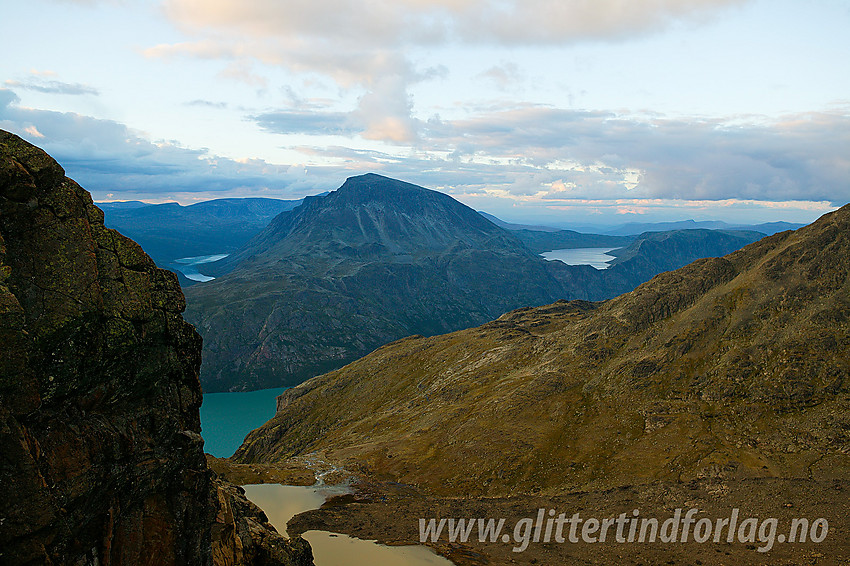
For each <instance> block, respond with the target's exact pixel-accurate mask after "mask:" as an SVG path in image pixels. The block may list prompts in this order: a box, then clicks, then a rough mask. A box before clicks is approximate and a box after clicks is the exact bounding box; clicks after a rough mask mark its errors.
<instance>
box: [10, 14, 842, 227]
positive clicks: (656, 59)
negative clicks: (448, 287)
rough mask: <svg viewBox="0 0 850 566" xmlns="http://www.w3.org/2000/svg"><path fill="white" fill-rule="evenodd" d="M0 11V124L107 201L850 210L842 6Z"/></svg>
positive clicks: (668, 214)
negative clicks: (440, 196) (357, 180)
mask: <svg viewBox="0 0 850 566" xmlns="http://www.w3.org/2000/svg"><path fill="white" fill-rule="evenodd" d="M0 2H2V5H3V6H2V7H3V9H2V14H3V17H2V19H0V36H2V37H3V38H4V55H3V57H2V58H0V129H4V130H8V131H11V132H13V133H15V134H17V135H20V136H21V137H23V138H25V139H26V140H28V141H30V142H31V143H34V144H36V145H38V146H39V147H42V148H43V149H45V150H46V151H48V152H49V153H50V154H51V155H52V156H53V157H55V158H56V159H57V160H58V161H59V163H60V164H61V165H62V166H63V167H64V168H65V170H66V173H67V174H68V176H70V177H72V178H73V179H75V180H76V181H77V182H79V183H80V184H81V185H82V186H83V187H85V188H86V189H88V190H89V191H90V192H91V193H92V195H93V196H94V198H95V200H96V201H111V200H144V201H147V202H169V201H176V202H180V203H182V204H191V203H193V202H198V201H201V200H209V199H212V198H224V197H242V196H265V197H272V198H284V199H294V198H301V197H303V196H305V195H308V194H316V193H318V192H322V191H326V190H333V189H335V188H337V187H338V186H340V185H341V184H342V183H343V182H344V180H345V179H346V178H347V177H349V176H352V175H359V174H363V173H367V172H374V173H379V174H383V175H387V176H390V177H394V178H398V179H402V180H405V181H408V182H412V183H416V184H419V185H422V186H424V187H428V188H431V189H435V190H439V191H442V192H445V193H447V194H449V195H451V196H453V197H455V198H456V199H458V200H460V201H461V202H463V203H465V204H467V205H469V206H471V207H473V208H475V209H477V210H484V211H487V212H490V213H492V214H495V215H497V216H499V217H501V218H503V219H505V220H509V221H514V222H526V223H528V222H533V223H537V224H540V223H546V224H551V225H560V226H572V225H582V226H589V225H615V224H622V223H624V222H652V221H661V220H682V219H689V218H693V219H697V220H708V219H719V220H725V221H727V222H732V223H758V222H767V221H775V220H786V221H790V222H810V221H812V220H814V219H815V218H817V217H818V216H820V215H822V214H823V213H825V212H828V211H830V210H834V209H835V208H836V207H838V206H841V205H844V204H846V203H847V202H848V201H850V72H848V70H850V67H848V65H850V63H848V62H849V61H850V34H848V33H847V30H848V29H850V1H847V0H806V1H801V0H769V1H767V0H560V1H557V0H360V1H357V2H355V1H352V0H309V1H302V0H286V1H281V0H240V1H236V0H27V1H26V2H20V1H17V0H14V1H13V0H0Z"/></svg>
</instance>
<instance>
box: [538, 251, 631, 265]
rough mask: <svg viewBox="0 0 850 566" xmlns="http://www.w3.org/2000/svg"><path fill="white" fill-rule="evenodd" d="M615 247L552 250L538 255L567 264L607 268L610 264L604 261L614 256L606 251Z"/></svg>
mask: <svg viewBox="0 0 850 566" xmlns="http://www.w3.org/2000/svg"><path fill="white" fill-rule="evenodd" d="M616 249H618V248H576V249H573V250H552V251H551V252H543V253H542V254H540V255H542V256H543V257H544V258H545V259H548V260H549V261H562V262H564V263H566V264H567V265H591V266H593V267H595V268H596V269H608V268H609V267H611V266H610V265H608V264H607V263H606V262H608V261H611V260H612V259H614V256H612V255H608V252H610V251H611V250H616Z"/></svg>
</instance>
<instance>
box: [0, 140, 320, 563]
mask: <svg viewBox="0 0 850 566" xmlns="http://www.w3.org/2000/svg"><path fill="white" fill-rule="evenodd" d="M183 309H184V300H183V295H182V293H181V292H180V287H179V285H178V283H177V279H176V277H175V276H174V274H172V273H170V272H167V271H163V270H161V269H158V268H157V267H156V266H155V265H154V263H153V261H152V260H151V259H150V258H149V257H148V256H147V255H146V254H145V253H144V252H143V251H142V249H141V248H140V247H139V246H138V245H137V244H135V243H134V242H133V241H132V240H129V239H127V238H125V237H123V236H122V235H121V234H119V233H117V232H115V231H114V230H110V229H107V228H105V227H104V225H103V213H102V212H101V211H100V210H99V209H98V208H97V207H95V206H94V204H93V203H92V200H91V196H90V195H89V194H88V193H87V192H86V191H85V190H83V189H82V188H81V187H80V186H79V185H77V184H76V183H75V182H74V181H72V180H71V179H68V178H67V177H65V173H64V171H63V169H62V168H61V167H60V166H59V165H58V164H57V163H56V162H55V161H54V160H53V159H52V158H50V156H48V155H47V154H46V153H44V152H43V151H41V150H40V149H38V148H36V147H34V146H32V145H30V144H28V143H26V142H25V141H23V140H21V139H20V138H18V137H16V136H14V135H12V134H9V133H7V132H2V131H0V491H2V493H3V498H2V500H0V563H2V564H75V565H76V564H110V565H122V564H123V565H131V564H132V565H138V564H157V565H169V564H173V565H182V564H186V565H189V564H191V565H196V564H197V565H203V564H212V563H213V562H214V560H213V559H214V554H213V552H212V548H211V547H212V545H211V534H210V531H211V525H212V524H213V523H214V522H215V515H216V513H217V512H218V511H220V509H221V507H222V505H216V504H215V501H217V500H221V498H220V497H219V496H218V493H219V492H220V490H221V489H222V488H221V487H220V485H219V484H217V483H214V481H213V475H212V473H211V472H210V470H209V469H208V467H207V464H206V461H205V458H204V454H203V440H202V438H201V436H200V434H199V432H200V420H199V411H198V409H199V407H200V405H201V399H202V398H201V389H200V384H199V381H198V369H199V366H200V351H201V340H200V338H199V336H198V334H197V333H196V332H195V331H194V329H193V328H192V327H191V326H190V325H189V324H187V323H186V322H185V321H184V320H183V318H182V316H181V312H182V311H183ZM225 499H226V498H225ZM224 506H225V507H226V505H224ZM251 540H253V538H252V539H251ZM220 546H221V545H220ZM255 554H257V553H255ZM244 556H245V555H244V553H243V557H244ZM293 556H294V555H293ZM249 558H250V556H249ZM302 558H304V560H305V561H303V562H302V563H304V564H307V563H310V559H309V553H307V554H303V553H302ZM230 563H233V564H239V563H245V564H248V563H251V562H250V560H246V561H244V562H238V561H236V562H230ZM258 563H264V564H289V563H293V562H292V561H291V560H290V561H288V562H284V561H278V562H275V561H274V560H271V559H269V560H267V561H265V562H258Z"/></svg>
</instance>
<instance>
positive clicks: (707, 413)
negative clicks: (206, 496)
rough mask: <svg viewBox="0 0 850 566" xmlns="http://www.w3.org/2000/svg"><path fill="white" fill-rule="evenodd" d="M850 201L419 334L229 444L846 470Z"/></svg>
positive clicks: (385, 466) (658, 474)
mask: <svg viewBox="0 0 850 566" xmlns="http://www.w3.org/2000/svg"><path fill="white" fill-rule="evenodd" d="M848 352H850V205H848V206H845V207H844V208H842V209H840V210H838V211H836V212H834V213H830V214H827V215H825V216H823V217H822V218H821V219H820V220H818V221H817V222H815V223H814V224H812V225H810V226H806V227H804V228H801V229H799V230H797V231H796V232H790V231H789V232H782V233H779V234H776V235H773V236H769V237H767V238H764V239H762V240H759V241H758V242H756V243H753V244H751V245H749V246H746V247H744V248H743V249H741V250H739V251H737V252H734V253H732V254H729V255H727V256H725V257H722V258H710V259H702V260H698V261H696V262H694V263H692V264H690V265H688V266H686V267H683V268H681V269H679V270H676V271H672V272H667V273H662V274H660V275H658V276H656V277H655V278H653V279H652V280H651V281H649V282H647V283H644V284H643V285H641V286H639V287H638V288H637V289H635V290H634V291H632V292H629V293H626V294H624V295H622V296H619V297H617V298H615V299H611V300H608V301H605V302H601V303H591V302H585V301H572V302H566V301H560V302H556V303H554V304H551V305H549V306H545V307H539V308H525V309H519V310H516V311H514V312H511V313H508V314H506V315H504V316H502V317H500V318H499V319H498V320H496V321H494V322H491V323H488V324H485V325H483V326H480V327H478V328H474V329H469V330H465V331H461V332H457V333H453V334H448V335H444V336H437V337H431V338H422V337H411V338H407V339H404V340H400V341H398V342H395V343H392V344H389V345H387V346H384V347H382V348H380V349H379V350H377V351H375V352H374V353H372V354H370V355H369V356H367V357H364V358H363V359H361V360H358V361H356V362H354V363H352V364H349V365H348V366H346V367H344V368H342V369H340V370H337V371H335V372H332V373H328V374H325V375H322V376H319V377H316V378H314V379H311V380H309V381H307V382H305V383H303V384H301V385H300V386H298V387H295V388H292V389H289V390H287V391H286V392H284V394H283V395H281V396H280V397H279V400H278V413H277V415H276V416H275V417H274V418H273V419H272V420H270V421H269V422H268V423H267V424H266V425H264V426H263V427H262V428H260V429H258V430H256V431H254V432H253V433H252V434H251V435H249V436H248V438H247V439H246V441H245V443H244V444H243V445H242V447H241V448H240V449H239V450H238V451H237V453H236V455H235V457H236V458H237V459H239V460H241V461H245V462H250V461H277V460H280V459H285V458H287V457H289V456H292V455H296V454H302V453H309V452H313V451H318V452H320V453H321V454H323V456H324V457H325V458H326V459H327V460H328V461H331V462H334V463H337V464H342V465H347V466H349V468H350V469H355V470H365V471H366V472H367V473H368V474H371V475H372V476H373V477H382V478H390V479H392V480H395V481H398V482H403V483H405V484H413V485H419V486H421V487H422V488H423V489H427V490H431V492H432V493H437V494H445V495H447V496H457V495H465V494H487V495H498V494H515V493H534V492H540V491H543V492H547V493H556V492H559V491H563V490H578V489H580V490H605V489H610V488H612V487H615V486H623V485H634V484H639V483H643V482H652V481H689V480H691V479H696V478H701V477H713V476H718V475H722V476H723V477H731V478H762V477H772V478H797V479H799V478H802V479H810V480H815V481H827V482H828V481H832V480H833V479H835V480H839V479H842V478H845V479H846V478H847V475H848V473H850V354H848Z"/></svg>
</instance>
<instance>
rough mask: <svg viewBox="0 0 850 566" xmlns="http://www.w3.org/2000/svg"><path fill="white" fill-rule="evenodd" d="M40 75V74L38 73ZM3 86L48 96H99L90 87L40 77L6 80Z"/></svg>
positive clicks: (97, 92)
mask: <svg viewBox="0 0 850 566" xmlns="http://www.w3.org/2000/svg"><path fill="white" fill-rule="evenodd" d="M40 74H41V73H40ZM5 85H6V86H8V87H14V88H19V89H25V90H34V91H36V92H44V93H48V94H70V95H84V94H88V95H93V96H99V95H100V92H99V91H98V90H97V89H96V88H94V87H91V86H88V85H84V84H80V83H66V82H62V81H57V80H48V79H44V78H42V77H41V76H35V77H32V78H30V79H29V80H27V81H23V82H22V81H14V80H7V81H5Z"/></svg>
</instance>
